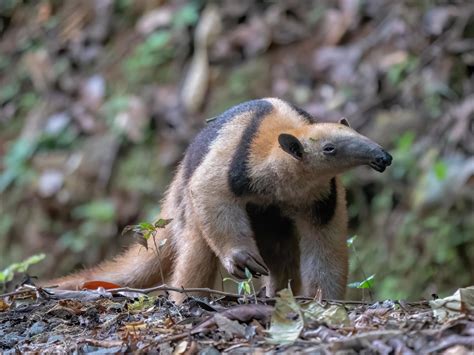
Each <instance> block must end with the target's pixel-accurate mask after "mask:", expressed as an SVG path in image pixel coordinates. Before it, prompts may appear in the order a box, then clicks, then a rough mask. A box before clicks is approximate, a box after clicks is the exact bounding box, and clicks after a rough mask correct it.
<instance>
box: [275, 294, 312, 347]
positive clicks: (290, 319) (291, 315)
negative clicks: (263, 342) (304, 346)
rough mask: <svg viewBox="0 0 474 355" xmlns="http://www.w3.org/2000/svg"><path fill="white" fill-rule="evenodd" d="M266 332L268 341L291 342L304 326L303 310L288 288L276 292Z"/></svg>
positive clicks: (296, 337)
mask: <svg viewBox="0 0 474 355" xmlns="http://www.w3.org/2000/svg"><path fill="white" fill-rule="evenodd" d="M278 295H279V297H278V298H277V300H276V304H275V309H274V311H273V313H272V320H271V325H270V329H269V330H268V334H269V335H270V339H269V341H270V342H272V343H278V344H290V343H293V342H294V341H295V340H296V339H298V337H299V336H300V334H301V331H302V330H303V326H304V318H303V312H302V311H301V308H300V305H299V304H298V303H297V302H296V299H295V298H294V297H293V293H292V292H291V290H290V289H287V288H286V289H284V290H281V291H280V292H279V293H278Z"/></svg>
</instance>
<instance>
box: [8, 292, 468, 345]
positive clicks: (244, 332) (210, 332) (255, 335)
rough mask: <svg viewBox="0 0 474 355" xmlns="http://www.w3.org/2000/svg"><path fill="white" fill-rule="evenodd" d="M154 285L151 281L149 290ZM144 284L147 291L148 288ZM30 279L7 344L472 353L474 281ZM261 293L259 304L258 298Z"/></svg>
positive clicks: (11, 310)
mask: <svg viewBox="0 0 474 355" xmlns="http://www.w3.org/2000/svg"><path fill="white" fill-rule="evenodd" d="M148 291H149V290H148ZM145 293H146V292H145ZM145 293H142V292H137V290H131V289H128V290H127V289H122V291H120V290H117V291H113V290H108V291H106V290H104V289H99V290H97V291H91V290H84V291H61V290H54V289H41V288H35V287H33V286H23V287H22V288H21V289H20V290H17V291H15V292H12V293H11V295H10V296H2V298H1V299H0V351H13V352H15V351H17V352H20V353H24V352H45V351H47V352H54V353H57V352H73V351H74V352H79V353H81V352H87V353H89V352H97V353H123V352H130V351H132V352H146V353H148V352H158V351H159V352H160V353H163V354H195V353H199V354H218V353H220V352H232V353H267V352H270V353H283V354H284V353H287V354H294V353H323V354H324V353H336V352H342V353H345V354H351V353H360V352H364V353H369V354H371V353H380V354H419V353H423V354H428V353H430V354H431V353H441V354H469V353H471V354H472V351H473V350H474V313H473V310H474V287H470V288H465V289H460V290H458V292H457V293H455V294H454V295H453V296H451V297H448V298H445V299H438V300H435V301H431V302H428V301H420V302H402V301H392V300H387V301H384V302H372V303H364V302H359V301H357V302H350V301H346V302H342V301H322V300H310V299H301V298H298V297H296V298H295V297H293V295H292V294H291V291H289V290H284V291H282V292H280V294H279V296H278V297H277V298H275V299H271V298H254V297H253V296H247V297H246V298H245V297H241V296H238V295H234V296H232V295H227V296H221V297H220V298H214V299H213V300H211V299H209V298H197V297H188V299H187V300H186V301H185V302H184V303H183V304H182V305H179V306H178V305H176V304H175V303H173V302H171V301H170V300H169V298H168V297H167V295H161V296H147V295H145ZM255 301H257V303H255Z"/></svg>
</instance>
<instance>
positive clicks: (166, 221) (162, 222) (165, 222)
mask: <svg viewBox="0 0 474 355" xmlns="http://www.w3.org/2000/svg"><path fill="white" fill-rule="evenodd" d="M172 220H173V219H172V218H170V219H163V218H160V219H159V220H158V221H156V222H155V224H154V226H155V227H156V228H165V227H166V226H167V225H168V224H170V222H171V221H172Z"/></svg>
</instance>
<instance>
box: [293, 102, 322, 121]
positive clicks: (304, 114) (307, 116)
mask: <svg viewBox="0 0 474 355" xmlns="http://www.w3.org/2000/svg"><path fill="white" fill-rule="evenodd" d="M288 105H290V106H291V108H292V109H293V110H295V111H296V112H298V114H299V115H300V116H301V117H303V118H304V119H305V120H306V122H308V123H316V119H315V118H314V117H313V116H311V115H310V114H309V113H308V112H306V111H305V110H303V109H302V108H301V107H298V106H296V105H293V104H291V103H289V102H288Z"/></svg>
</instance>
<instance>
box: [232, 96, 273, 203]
mask: <svg viewBox="0 0 474 355" xmlns="http://www.w3.org/2000/svg"><path fill="white" fill-rule="evenodd" d="M250 102H251V103H253V102H255V103H256V104H254V108H253V111H254V116H253V117H252V120H251V121H250V124H249V125H248V126H247V128H245V131H244V133H243V134H242V139H241V141H240V143H239V145H238V146H237V150H236V152H235V154H234V157H233V158H232V161H231V163H230V169H229V185H230V188H231V190H232V192H233V193H234V194H235V195H236V196H242V195H244V194H246V193H249V192H251V189H250V182H251V181H250V177H249V175H248V158H249V153H250V144H251V143H252V140H253V139H254V137H255V134H256V133H257V131H258V128H259V127H260V123H261V122H262V120H263V118H264V117H265V116H266V115H268V114H269V113H270V112H271V111H272V110H273V105H272V104H271V103H269V102H267V101H264V100H259V101H250Z"/></svg>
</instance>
